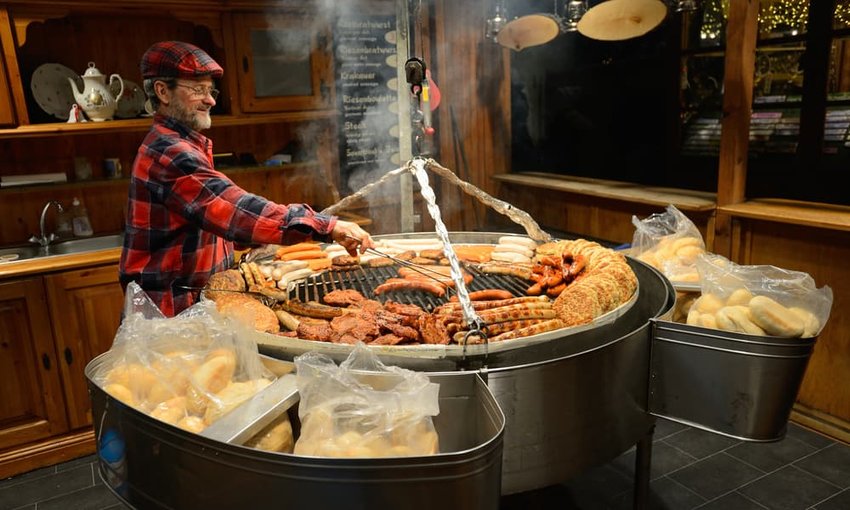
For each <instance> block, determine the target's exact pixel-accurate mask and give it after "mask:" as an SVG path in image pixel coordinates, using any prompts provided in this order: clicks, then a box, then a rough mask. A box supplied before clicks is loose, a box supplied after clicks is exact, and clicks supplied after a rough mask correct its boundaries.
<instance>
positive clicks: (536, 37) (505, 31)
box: [496, 14, 561, 51]
mask: <svg viewBox="0 0 850 510" xmlns="http://www.w3.org/2000/svg"><path fill="white" fill-rule="evenodd" d="M559 33H561V26H560V25H559V24H558V20H557V19H555V17H554V16H552V15H549V14H528V15H526V16H521V17H519V18H516V19H513V20H511V21H509V22H508V23H507V24H506V25H505V26H504V27H503V28H502V29H501V30H499V33H498V35H497V36H496V41H497V42H498V43H499V44H501V45H502V46H504V47H506V48H510V49H512V50H516V51H520V50H522V49H525V48H528V47H530V46H538V45H540V44H545V43H547V42H549V41H551V40H552V39H554V38H555V37H557V36H558V34H559Z"/></svg>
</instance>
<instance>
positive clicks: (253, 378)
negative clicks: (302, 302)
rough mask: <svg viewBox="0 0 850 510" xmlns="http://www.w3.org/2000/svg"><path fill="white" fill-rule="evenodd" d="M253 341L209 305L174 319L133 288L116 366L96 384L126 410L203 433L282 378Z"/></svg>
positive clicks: (102, 370) (115, 350)
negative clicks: (123, 405) (225, 415)
mask: <svg viewBox="0 0 850 510" xmlns="http://www.w3.org/2000/svg"><path fill="white" fill-rule="evenodd" d="M252 334H253V333H252V332H250V331H248V330H247V329H245V327H244V326H242V325H240V324H239V323H237V322H234V321H231V320H229V319H227V318H225V317H223V316H221V315H220V314H219V313H218V312H216V309H215V304H214V303H212V302H208V301H207V302H201V303H197V304H195V305H193V306H191V307H190V308H188V309H186V310H184V311H183V312H181V313H180V314H179V315H177V316H176V317H173V318H166V317H165V316H164V315H163V314H162V313H161V312H160V310H159V309H158V308H157V307H156V305H155V304H154V303H153V302H152V301H151V300H150V298H148V296H147V294H145V293H144V291H142V290H141V288H140V287H139V286H138V285H136V284H135V283H130V284H129V285H128V286H127V291H126V298H125V306H124V320H123V321H122V323H121V326H120V327H119V328H118V332H117V333H116V335H115V340H114V341H113V344H112V347H111V348H110V351H109V352H110V363H108V364H104V365H102V366H100V367H99V368H98V371H97V372H96V373H95V374H93V380H94V382H95V383H97V384H98V385H100V386H101V387H102V388H103V389H104V390H105V391H106V392H107V393H109V394H110V395H112V396H113V397H115V398H117V399H118V400H121V401H122V402H124V403H125V404H127V405H130V406H132V407H135V408H137V409H138V410H140V411H142V412H145V413H148V414H150V415H151V416H153V417H155V418H157V419H159V420H161V421H164V422H166V423H170V424H172V425H175V426H179V427H181V428H184V429H186V430H189V431H192V432H195V433H198V432H201V431H202V430H203V429H204V428H205V427H206V426H208V425H209V424H210V423H212V422H213V421H214V420H216V419H218V418H219V417H220V416H222V415H223V414H225V413H226V412H228V411H230V410H231V409H233V408H234V407H236V406H237V405H238V404H239V403H241V402H243V401H244V400H246V399H248V398H250V397H251V396H253V395H254V394H255V393H256V392H258V391H260V390H262V389H263V388H265V387H266V386H267V385H268V384H270V382H271V380H272V379H273V378H274V375H273V374H272V373H271V372H270V371H269V370H268V369H266V368H265V366H264V365H263V363H262V360H261V359H260V355H259V353H258V350H257V345H256V343H255V342H254V341H253V340H252Z"/></svg>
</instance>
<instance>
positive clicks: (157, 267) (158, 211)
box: [119, 114, 336, 317]
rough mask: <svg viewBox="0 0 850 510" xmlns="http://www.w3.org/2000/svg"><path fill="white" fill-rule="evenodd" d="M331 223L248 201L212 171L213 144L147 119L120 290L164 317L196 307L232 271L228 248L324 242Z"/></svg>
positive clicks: (299, 207) (306, 212)
mask: <svg viewBox="0 0 850 510" xmlns="http://www.w3.org/2000/svg"><path fill="white" fill-rule="evenodd" d="M335 224H336V217H333V216H326V215H323V214H318V213H316V212H314V211H313V210H312V209H311V208H310V207H309V206H307V205H304V204H290V205H280V204H276V203H274V202H270V201H268V200H266V199H264V198H262V197H260V196H257V195H254V194H251V193H248V192H247V191H245V190H243V189H242V188H240V187H239V186H237V185H236V184H234V183H233V181H231V180H230V179H228V178H227V176H225V175H224V174H222V173H221V172H217V171H216V170H214V169H213V160H212V141H210V140H209V139H208V138H206V137H205V136H203V135H201V134H200V133H198V132H197V131H194V130H192V129H190V128H188V127H186V126H184V125H183V124H180V123H179V122H177V121H175V120H174V119H172V118H169V117H165V116H162V115H158V114H157V115H156V116H155V117H154V122H153V126H152V127H151V130H150V132H148V134H147V136H146V137H145V140H144V142H143V143H142V145H141V146H140V147H139V152H138V154H137V155H136V160H135V162H134V163H133V173H132V176H131V178H130V189H129V199H128V202H127V221H126V227H125V236H124V250H123V251H122V253H121V262H120V266H119V276H120V280H121V285H122V286H123V287H124V288H126V286H127V284H128V283H130V282H131V281H135V282H136V283H138V284H139V286H140V287H141V288H142V289H143V290H144V291H145V292H146V293H147V294H148V295H149V296H150V297H151V299H152V300H153V301H154V303H156V304H157V306H159V308H160V310H162V313H163V314H165V315H166V316H167V317H171V316H173V315H175V314H177V313H179V312H181V311H182V310H184V309H186V308H188V307H189V306H190V305H192V303H194V302H195V301H196V300H197V297H198V293H197V292H196V291H191V290H187V289H186V288H185V287H194V288H198V287H203V286H204V285H206V283H207V281H208V280H209V278H210V275H212V274H213V273H214V272H216V271H219V270H223V269H227V268H228V267H230V266H231V265H232V264H233V243H234V242H236V243H239V244H245V245H248V244H293V243H297V242H301V241H304V240H307V239H310V238H313V239H316V240H320V241H329V240H330V233H331V231H332V230H333V227H334V225H335Z"/></svg>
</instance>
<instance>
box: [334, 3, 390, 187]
mask: <svg viewBox="0 0 850 510" xmlns="http://www.w3.org/2000/svg"><path fill="white" fill-rule="evenodd" d="M395 26H396V18H395V16H391V15H361V16H357V15H346V16H340V17H339V18H338V19H337V20H336V21H335V30H334V57H335V59H334V61H335V66H336V69H335V75H336V76H335V78H336V97H337V109H338V111H339V112H340V119H339V149H340V173H341V179H340V182H341V188H343V189H341V190H340V191H341V192H343V193H350V192H353V191H357V190H358V189H360V188H361V187H363V186H364V185H366V184H369V183H371V182H374V181H376V180H378V179H379V178H380V177H381V176H382V175H383V174H385V173H386V172H387V171H389V170H392V169H394V168H396V167H398V164H399V159H400V158H399V126H398V78H397V74H396V73H397V67H398V65H399V64H398V54H397V51H396V33H395Z"/></svg>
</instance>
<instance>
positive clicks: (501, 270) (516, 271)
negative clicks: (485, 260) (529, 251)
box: [480, 264, 531, 280]
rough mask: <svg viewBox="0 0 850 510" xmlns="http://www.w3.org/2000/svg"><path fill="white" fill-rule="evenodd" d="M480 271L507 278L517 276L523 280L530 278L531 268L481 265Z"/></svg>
mask: <svg viewBox="0 0 850 510" xmlns="http://www.w3.org/2000/svg"><path fill="white" fill-rule="evenodd" d="M480 269H481V271H482V272H484V273H489V274H504V275H509V276H517V277H519V278H522V279H524V280H529V279H530V278H531V268H530V267H526V266H516V265H511V264H482V265H481V267H480Z"/></svg>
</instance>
